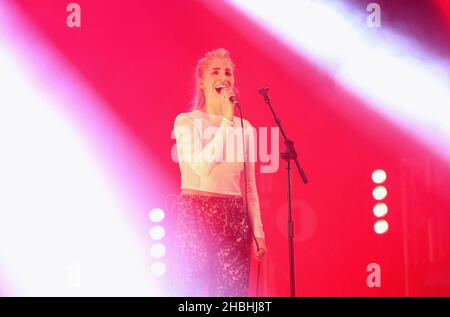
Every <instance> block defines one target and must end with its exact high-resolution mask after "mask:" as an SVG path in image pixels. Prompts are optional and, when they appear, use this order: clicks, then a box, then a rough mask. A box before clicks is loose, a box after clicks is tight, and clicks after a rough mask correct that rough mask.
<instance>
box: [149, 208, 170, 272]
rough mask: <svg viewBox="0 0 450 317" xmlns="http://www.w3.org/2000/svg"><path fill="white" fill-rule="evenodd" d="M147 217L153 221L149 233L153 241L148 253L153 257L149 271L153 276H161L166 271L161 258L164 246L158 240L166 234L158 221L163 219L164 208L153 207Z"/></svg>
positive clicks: (164, 249)
mask: <svg viewBox="0 0 450 317" xmlns="http://www.w3.org/2000/svg"><path fill="white" fill-rule="evenodd" d="M148 217H149V218H150V220H151V221H152V223H153V226H152V227H151V228H150V231H149V235H150V238H151V239H152V240H153V241H154V244H153V245H152V247H151V248H150V255H151V256H152V258H153V259H154V262H153V263H152V265H151V267H150V271H151V272H152V274H153V275H154V276H162V275H164V274H165V273H166V264H165V263H164V262H163V261H162V260H161V259H162V258H163V257H164V255H165V254H166V246H165V245H164V243H162V242H160V240H162V239H163V238H164V236H165V235H166V230H165V229H164V227H163V226H162V225H160V224H159V223H160V222H161V221H163V220H164V217H165V214H164V210H162V209H161V208H154V209H152V210H150V212H149V213H148Z"/></svg>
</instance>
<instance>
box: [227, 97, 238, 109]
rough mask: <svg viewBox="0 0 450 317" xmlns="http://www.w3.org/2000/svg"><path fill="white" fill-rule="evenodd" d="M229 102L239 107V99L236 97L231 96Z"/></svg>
mask: <svg viewBox="0 0 450 317" xmlns="http://www.w3.org/2000/svg"><path fill="white" fill-rule="evenodd" d="M229 100H230V102H231V103H232V104H233V105H234V106H238V107H239V102H238V101H237V98H236V97H235V96H230V98H229Z"/></svg>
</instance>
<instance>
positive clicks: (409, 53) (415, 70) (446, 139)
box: [212, 0, 450, 159]
mask: <svg viewBox="0 0 450 317" xmlns="http://www.w3.org/2000/svg"><path fill="white" fill-rule="evenodd" d="M227 2H229V3H230V4H231V5H233V6H234V7H235V8H237V9H239V10H240V11H241V12H242V13H244V14H245V15H246V16H247V17H249V18H251V19H252V20H253V21H255V22H256V23H258V24H259V25H260V26H261V27H263V28H265V29H266V30H267V31H268V33H270V34H271V36H273V37H276V38H277V39H278V40H281V41H282V42H284V44H285V45H287V46H288V47H289V48H290V49H292V50H294V51H297V52H298V54H299V56H301V58H302V59H306V60H309V61H310V62H311V63H312V64H314V65H316V66H317V67H319V68H320V69H321V70H322V71H324V72H326V73H329V74H330V76H331V78H333V80H336V81H337V82H339V83H340V84H341V85H342V86H343V87H344V88H345V89H347V90H349V91H351V92H353V93H354V94H355V96H357V97H358V98H362V99H363V100H364V101H365V102H366V103H367V104H368V105H369V106H370V107H372V108H374V110H375V111H376V112H377V113H380V114H382V115H384V116H385V117H386V118H388V119H389V120H392V121H395V122H396V123H397V124H398V125H399V126H402V127H403V128H405V129H406V130H408V132H409V133H410V134H411V135H413V136H416V137H419V138H420V139H422V140H425V141H426V142H428V143H429V144H430V145H431V146H433V147H434V148H435V149H436V151H438V153H439V154H440V155H443V156H445V157H446V159H449V158H450V125H449V124H448V122H449V121H450V108H449V107H448V105H449V104H450V89H448V87H450V77H449V76H448V73H449V64H448V63H447V60H446V59H445V58H442V57H440V56H436V55H434V54H432V53H431V50H427V49H426V48H422V47H420V44H419V43H417V42H414V41H412V40H410V39H408V38H406V37H404V36H401V35H400V34H397V33H395V32H393V31H392V30H389V26H383V27H382V29H380V32H374V29H373V28H370V27H369V26H368V25H367V24H366V19H365V18H367V16H368V15H369V13H368V12H366V11H365V10H364V8H361V7H355V6H352V5H351V4H349V3H348V1H347V2H345V1H332V3H331V1H330V3H329V2H328V1H312V0H303V1H288V0H286V1H281V0H280V1H270V0H227ZM212 9H214V8H212ZM219 14H220V12H219ZM331 30H332V31H331ZM249 36H250V37H252V35H249ZM269 51H270V50H269ZM279 58H280V60H282V59H283V55H281V56H279ZM289 66H291V67H293V65H289ZM294 67H295V66H294ZM424 105H426V106H424Z"/></svg>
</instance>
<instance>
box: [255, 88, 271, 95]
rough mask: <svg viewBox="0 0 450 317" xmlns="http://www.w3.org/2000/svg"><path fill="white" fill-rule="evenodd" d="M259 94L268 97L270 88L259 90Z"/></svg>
mask: <svg viewBox="0 0 450 317" xmlns="http://www.w3.org/2000/svg"><path fill="white" fill-rule="evenodd" d="M258 92H259V94H260V95H261V96H263V97H265V96H267V93H268V92H269V88H267V87H262V88H260V89H259V90H258Z"/></svg>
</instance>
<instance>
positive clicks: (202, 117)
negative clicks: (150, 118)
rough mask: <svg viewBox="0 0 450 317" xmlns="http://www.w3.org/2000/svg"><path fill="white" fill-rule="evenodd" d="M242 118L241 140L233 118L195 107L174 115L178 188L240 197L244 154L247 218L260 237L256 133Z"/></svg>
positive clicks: (261, 231)
mask: <svg viewBox="0 0 450 317" xmlns="http://www.w3.org/2000/svg"><path fill="white" fill-rule="evenodd" d="M243 121H244V142H242V128H241V121H240V119H239V118H237V117H235V118H234V122H232V121H230V120H227V119H226V118H224V117H223V116H220V115H215V114H211V113H208V112H204V111H200V110H198V109H197V110H193V111H191V112H186V113H181V114H179V115H178V116H177V117H176V119H175V123H174V134H175V138H176V140H177V154H178V160H179V165H180V171H181V186H180V187H181V188H182V189H193V190H200V191H205V192H211V193H219V194H226V195H236V196H241V195H242V194H243V193H242V191H241V181H242V184H243V169H244V164H243V162H244V157H245V161H246V171H247V200H248V213H249V219H250V220H251V227H252V229H253V232H254V234H255V236H257V237H261V238H264V231H263V226H262V222H261V214H260V208H259V199H258V191H257V188H256V181H255V161H256V132H255V129H254V128H253V127H252V125H251V124H250V123H249V122H248V121H247V120H245V119H244V120H243ZM243 143H244V144H245V155H244V147H243ZM241 176H242V180H241Z"/></svg>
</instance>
